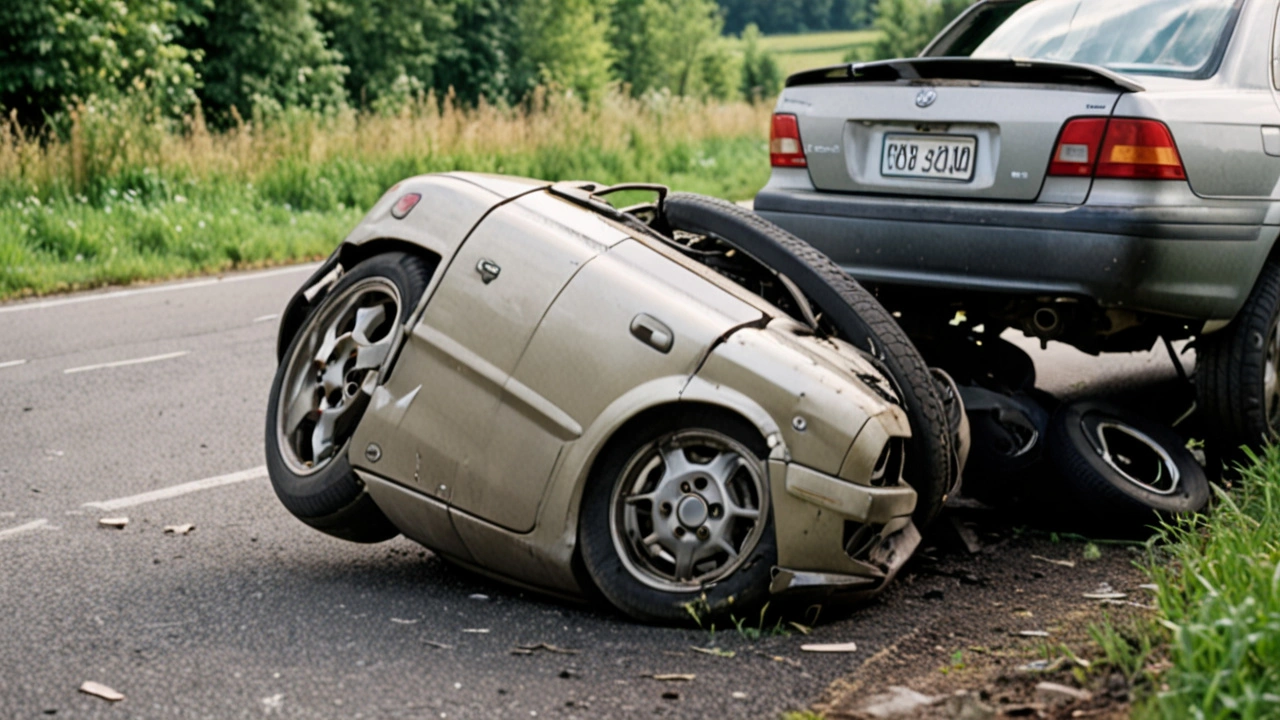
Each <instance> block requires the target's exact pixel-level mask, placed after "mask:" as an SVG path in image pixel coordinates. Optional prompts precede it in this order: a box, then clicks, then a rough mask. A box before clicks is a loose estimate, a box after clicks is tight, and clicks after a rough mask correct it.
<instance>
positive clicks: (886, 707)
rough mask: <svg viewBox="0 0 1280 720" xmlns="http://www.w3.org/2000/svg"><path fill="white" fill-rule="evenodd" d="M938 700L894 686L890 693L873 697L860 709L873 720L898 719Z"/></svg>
mask: <svg viewBox="0 0 1280 720" xmlns="http://www.w3.org/2000/svg"><path fill="white" fill-rule="evenodd" d="M937 700H938V698H935V697H930V696H929V695H925V694H923V693H918V692H916V691H915V690H912V689H911V688H906V687H902V686H901V685H894V686H892V687H890V688H889V691H888V692H885V693H881V694H879V695H872V696H871V697H869V698H867V701H866V702H865V703H864V704H863V705H862V707H861V708H859V710H860V712H861V713H862V714H863V715H866V716H869V717H873V718H898V717H904V716H907V715H910V714H912V713H914V712H915V711H916V710H919V709H920V708H922V707H926V706H928V705H932V704H933V703H935V702H937Z"/></svg>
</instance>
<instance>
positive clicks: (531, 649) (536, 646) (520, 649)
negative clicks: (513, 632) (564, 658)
mask: <svg viewBox="0 0 1280 720" xmlns="http://www.w3.org/2000/svg"><path fill="white" fill-rule="evenodd" d="M538 650H546V651H547V652H551V653H556V654H559V655H577V654H578V651H577V650H574V649H573V648H562V647H558V646H556V645H552V644H551V643H544V642H540V643H533V644H530V645H517V646H515V647H514V648H513V649H512V650H511V654H512V655H532V654H533V653H535V652H537V651H538Z"/></svg>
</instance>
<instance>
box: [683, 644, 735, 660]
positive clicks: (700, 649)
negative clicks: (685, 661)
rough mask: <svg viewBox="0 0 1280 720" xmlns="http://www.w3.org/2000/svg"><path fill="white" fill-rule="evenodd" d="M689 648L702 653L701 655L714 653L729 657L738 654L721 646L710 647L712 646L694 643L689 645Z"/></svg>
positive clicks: (716, 655) (718, 655) (717, 655)
mask: <svg viewBox="0 0 1280 720" xmlns="http://www.w3.org/2000/svg"><path fill="white" fill-rule="evenodd" d="M689 649H690V650H692V651H694V652H696V653H702V654H703V655H714V656H715V657H722V658H731V657H733V656H735V655H737V654H738V653H736V652H734V651H732V650H724V649H722V648H712V647H698V646H696V645H690V646H689Z"/></svg>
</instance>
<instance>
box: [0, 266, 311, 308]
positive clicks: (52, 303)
mask: <svg viewBox="0 0 1280 720" xmlns="http://www.w3.org/2000/svg"><path fill="white" fill-rule="evenodd" d="M319 266H320V263H307V264H306V265H294V266H292V267H287V268H281V269H279V270H264V271H262V272H255V273H246V274H244V275H235V276H232V277H221V278H209V279H207V280H196V281H193V282H181V283H173V284H169V285H153V286H150V287H144V288H136V289H133V290H116V291H114V292H105V293H95V294H92V295H76V296H73V297H64V298H54V299H52V300H41V301H40V302H28V303H18V304H16V305H6V306H0V314H4V313H12V312H22V311H24V310H43V309H45V308H54V307H61V306H63V305H76V304H78V303H87V302H97V301H99V300H116V299H119V298H126V297H133V296H134V295H150V294H152V293H162V292H173V291H176V290H194V289H196V288H202V287H209V286H210V285H225V284H227V283H238V282H248V281H250V280H263V279H266V278H271V277H276V276H277V275H288V274H289V273H300V272H303V271H307V272H315V269H316V268H317V267H319Z"/></svg>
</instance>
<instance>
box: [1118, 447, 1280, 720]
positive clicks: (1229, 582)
mask: <svg viewBox="0 0 1280 720" xmlns="http://www.w3.org/2000/svg"><path fill="white" fill-rule="evenodd" d="M1251 459H1252V462H1250V463H1249V464H1248V465H1247V466H1246V467H1242V468H1240V473H1239V475H1240V477H1239V482H1238V483H1236V487H1235V488H1234V490H1233V491H1232V492H1230V493H1228V492H1227V491H1221V490H1220V491H1219V492H1218V500H1217V505H1216V506H1215V507H1214V508H1213V509H1212V511H1210V513H1209V514H1208V515H1205V516H1199V517H1196V518H1191V519H1185V520H1182V521H1179V522H1178V523H1176V524H1173V525H1168V526H1166V527H1165V528H1164V530H1163V531H1162V534H1161V537H1160V538H1159V539H1158V544H1157V545H1156V549H1155V550H1154V553H1155V555H1154V556H1153V557H1152V560H1151V562H1150V563H1149V565H1148V567H1147V573H1148V574H1149V576H1150V578H1151V580H1152V581H1153V582H1154V583H1155V584H1156V586H1157V588H1158V589H1157V592H1156V606H1157V616H1158V618H1159V622H1160V626H1158V627H1162V629H1163V633H1158V632H1155V631H1148V633H1147V635H1148V637H1147V638H1144V639H1143V642H1146V641H1148V640H1149V639H1150V637H1151V636H1153V635H1158V634H1163V635H1164V637H1163V638H1158V639H1161V640H1164V641H1166V642H1167V643H1168V646H1167V648H1166V654H1167V656H1168V660H1169V663H1170V667H1169V668H1168V669H1167V670H1165V671H1164V672H1163V673H1162V674H1160V676H1159V677H1158V678H1156V683H1157V686H1158V688H1159V690H1158V692H1157V694H1156V695H1155V697H1154V698H1150V699H1149V702H1147V703H1145V704H1143V705H1141V706H1140V707H1141V708H1142V709H1143V710H1144V712H1143V713H1142V714H1146V715H1151V716H1153V717H1161V718H1169V719H1170V720H1172V719H1174V718H1177V719H1178V720H1182V719H1183V718H1213V719H1218V718H1277V717H1280V447H1270V448H1268V449H1267V450H1266V452H1265V453H1264V454H1263V455H1262V456H1261V457H1256V456H1251ZM1148 647H1149V646H1148Z"/></svg>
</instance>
